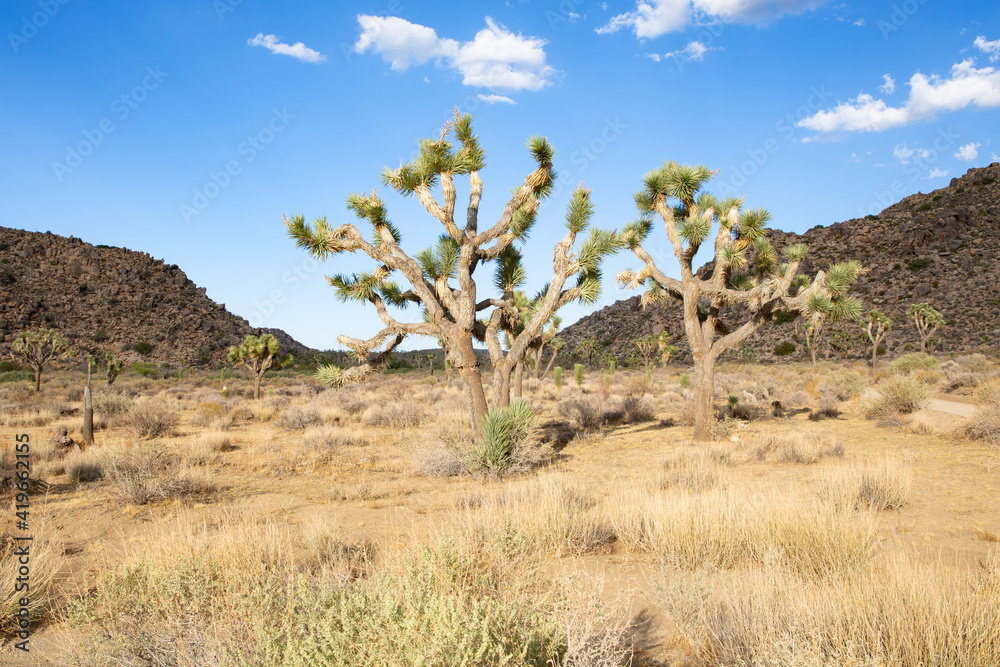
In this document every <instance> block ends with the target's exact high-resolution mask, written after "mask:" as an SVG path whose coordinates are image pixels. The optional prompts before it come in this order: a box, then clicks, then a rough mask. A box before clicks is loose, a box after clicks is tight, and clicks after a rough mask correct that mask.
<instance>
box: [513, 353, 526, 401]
mask: <svg viewBox="0 0 1000 667" xmlns="http://www.w3.org/2000/svg"><path fill="white" fill-rule="evenodd" d="M523 393H524V362H523V361H522V362H520V363H519V364H517V366H516V367H515V369H514V398H521V395H522V394H523Z"/></svg>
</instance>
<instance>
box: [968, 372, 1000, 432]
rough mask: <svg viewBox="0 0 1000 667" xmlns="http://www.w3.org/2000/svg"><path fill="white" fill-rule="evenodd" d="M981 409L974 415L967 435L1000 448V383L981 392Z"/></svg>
mask: <svg viewBox="0 0 1000 667" xmlns="http://www.w3.org/2000/svg"><path fill="white" fill-rule="evenodd" d="M978 397H979V408H978V409H977V410H976V412H975V413H974V414H973V415H972V419H970V420H969V424H968V426H966V429H965V433H966V435H967V436H968V437H970V438H972V439H973V440H981V441H982V442H985V443H988V444H991V445H994V446H997V447H1000V382H992V383H989V384H987V385H984V386H983V387H981V388H980V390H979V394H978Z"/></svg>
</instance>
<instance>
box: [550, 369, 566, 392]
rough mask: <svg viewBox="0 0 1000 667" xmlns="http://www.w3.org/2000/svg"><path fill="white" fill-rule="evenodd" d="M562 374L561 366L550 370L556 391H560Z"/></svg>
mask: <svg viewBox="0 0 1000 667" xmlns="http://www.w3.org/2000/svg"><path fill="white" fill-rule="evenodd" d="M562 374H563V367H562V366H556V367H555V368H554V369H553V370H552V381H553V382H555V383H556V389H562V380H563V378H562Z"/></svg>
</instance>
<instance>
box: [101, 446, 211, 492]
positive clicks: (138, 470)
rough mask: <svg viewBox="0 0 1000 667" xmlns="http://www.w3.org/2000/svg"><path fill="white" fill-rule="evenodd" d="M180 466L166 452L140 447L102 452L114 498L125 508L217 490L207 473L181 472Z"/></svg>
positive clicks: (104, 469) (103, 469) (104, 472)
mask: <svg viewBox="0 0 1000 667" xmlns="http://www.w3.org/2000/svg"><path fill="white" fill-rule="evenodd" d="M179 463H180V461H179V459H178V457H177V456H176V455H172V454H170V453H168V452H167V451H166V450H164V449H161V448H157V447H152V446H149V447H139V446H136V447H132V448H116V449H111V450H107V451H104V452H102V457H101V464H100V465H101V470H102V472H103V474H104V477H105V478H106V479H107V481H108V483H109V485H110V487H111V491H112V496H113V497H114V499H115V500H116V501H117V502H118V503H120V504H123V505H146V504H148V503H151V502H155V501H158V500H166V499H168V498H181V497H184V496H189V495H194V494H205V493H210V492H212V491H214V490H215V485H214V484H213V483H212V482H211V480H210V478H209V477H208V476H207V475H206V474H205V473H203V472H197V471H194V470H190V469H185V468H181V467H179Z"/></svg>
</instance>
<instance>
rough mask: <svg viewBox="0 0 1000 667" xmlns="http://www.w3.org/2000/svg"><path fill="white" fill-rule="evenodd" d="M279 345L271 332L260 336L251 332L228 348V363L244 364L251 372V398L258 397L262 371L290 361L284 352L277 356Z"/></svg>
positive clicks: (257, 398)
mask: <svg viewBox="0 0 1000 667" xmlns="http://www.w3.org/2000/svg"><path fill="white" fill-rule="evenodd" d="M279 347H280V345H279V343H278V339H277V338H275V337H274V336H272V335H271V334H267V333H266V334H264V335H262V336H261V337H260V338H258V337H257V336H254V335H253V334H247V337H246V338H244V339H243V342H242V343H241V344H240V345H233V346H232V347H230V348H229V356H228V358H229V363H231V364H232V365H233V366H244V367H246V368H248V369H249V370H250V372H251V373H253V398H254V400H255V401H256V400H259V399H260V381H261V379H262V378H263V377H264V373H266V372H267V371H269V370H270V369H272V368H274V369H278V368H281V367H282V366H286V365H288V364H289V363H290V362H291V361H292V355H290V354H286V355H285V356H284V357H282V358H279V357H278V349H279Z"/></svg>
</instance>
